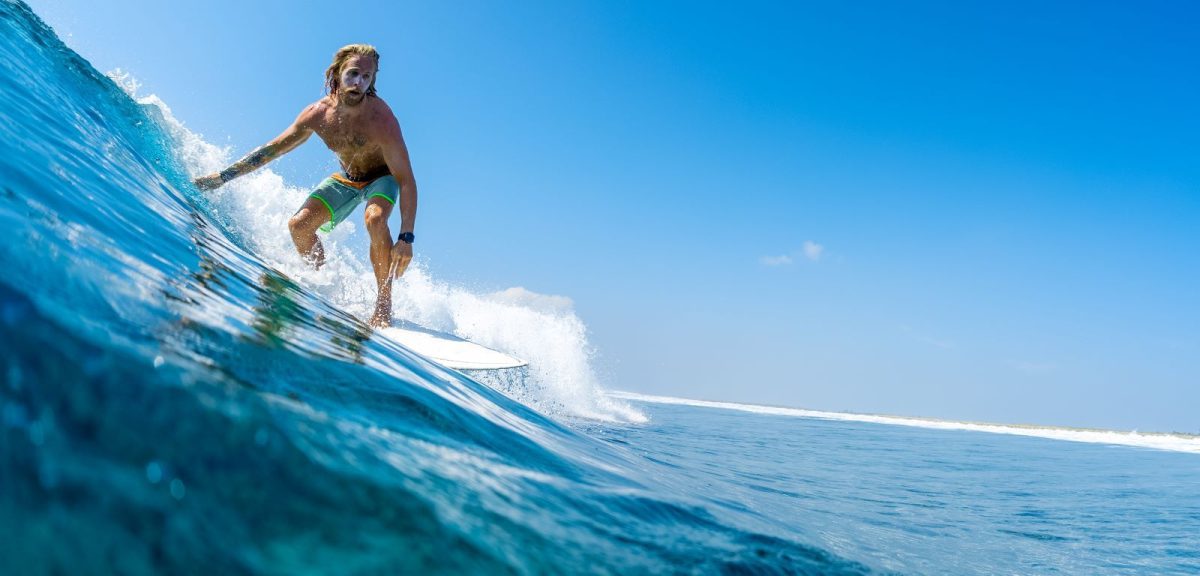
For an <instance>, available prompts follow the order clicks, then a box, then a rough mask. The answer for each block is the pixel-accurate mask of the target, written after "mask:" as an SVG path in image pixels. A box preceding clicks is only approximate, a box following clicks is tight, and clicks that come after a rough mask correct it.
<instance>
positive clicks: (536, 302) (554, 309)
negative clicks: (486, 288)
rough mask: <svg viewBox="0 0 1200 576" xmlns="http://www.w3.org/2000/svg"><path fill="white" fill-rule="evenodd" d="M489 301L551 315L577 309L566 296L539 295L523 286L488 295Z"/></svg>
mask: <svg viewBox="0 0 1200 576" xmlns="http://www.w3.org/2000/svg"><path fill="white" fill-rule="evenodd" d="M487 299H488V300H491V301H493V302H501V303H504V304H510V305H513V306H521V307H524V308H532V309H534V310H539V311H542V312H550V313H558V312H570V311H571V309H572V308H574V307H575V302H574V301H572V300H571V299H570V298H568V297H566V296H556V295H553V294H538V293H537V292H534V291H532V290H526V289H525V288H523V287H521V286H514V287H512V288H509V289H507V290H502V291H500V292H493V293H491V294H488V295H487Z"/></svg>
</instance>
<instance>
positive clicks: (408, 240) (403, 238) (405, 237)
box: [396, 232, 417, 244]
mask: <svg viewBox="0 0 1200 576" xmlns="http://www.w3.org/2000/svg"><path fill="white" fill-rule="evenodd" d="M416 239H417V237H416V236H414V235H413V233H412V232H401V233H400V235H399V236H397V237H396V241H398V242H404V243H405V244H412V243H413V240H416Z"/></svg>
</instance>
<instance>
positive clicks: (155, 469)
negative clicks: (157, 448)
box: [146, 460, 163, 484]
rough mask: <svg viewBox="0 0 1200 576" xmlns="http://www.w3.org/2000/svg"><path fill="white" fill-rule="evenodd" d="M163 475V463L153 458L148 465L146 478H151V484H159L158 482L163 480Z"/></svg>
mask: <svg viewBox="0 0 1200 576" xmlns="http://www.w3.org/2000/svg"><path fill="white" fill-rule="evenodd" d="M162 477H163V469H162V464H159V463H158V460H151V461H150V463H149V464H147V465H146V479H147V480H149V481H150V483H151V484H158V482H159V481H160V480H162Z"/></svg>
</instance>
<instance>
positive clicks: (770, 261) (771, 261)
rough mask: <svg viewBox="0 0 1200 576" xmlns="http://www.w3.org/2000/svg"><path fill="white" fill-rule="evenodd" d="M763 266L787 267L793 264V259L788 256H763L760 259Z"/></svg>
mask: <svg viewBox="0 0 1200 576" xmlns="http://www.w3.org/2000/svg"><path fill="white" fill-rule="evenodd" d="M758 261H759V262H762V264H763V266H787V265H788V264H791V263H792V257H791V256H788V255H787V254H783V255H780V256H763V257H761V258H759V259H758Z"/></svg>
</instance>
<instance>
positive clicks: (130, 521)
mask: <svg viewBox="0 0 1200 576" xmlns="http://www.w3.org/2000/svg"><path fill="white" fill-rule="evenodd" d="M118 79H120V77H119V76H118ZM123 83H124V84H125V85H126V87H128V86H129V84H130V83H129V82H128V81H123ZM227 160H228V153H227V151H225V150H223V149H220V148H218V147H215V146H212V145H211V144H208V143H206V142H204V141H203V139H201V138H199V137H198V136H197V135H195V134H192V133H190V132H188V131H187V130H186V129H185V128H184V127H183V125H182V123H180V122H178V121H177V120H175V119H174V118H173V117H172V115H171V114H170V110H169V108H168V107H167V106H166V105H165V104H163V103H162V102H160V101H158V100H157V99H155V98H153V97H145V98H139V99H137V100H135V99H133V98H131V97H130V96H129V95H128V93H127V92H126V90H124V89H122V87H121V86H119V85H118V84H117V83H116V82H114V80H113V79H111V78H109V77H107V76H105V75H103V74H100V73H98V72H97V71H96V70H95V69H94V68H93V67H92V66H91V65H90V64H89V63H88V62H87V61H86V60H84V59H83V58H81V57H80V56H79V55H78V54H75V53H74V52H72V51H71V50H70V49H68V48H67V47H66V46H64V45H63V44H62V42H61V41H60V40H59V39H58V38H57V37H56V36H55V35H54V33H53V31H52V30H50V29H49V28H48V27H47V26H46V25H45V24H44V23H42V22H41V20H40V19H38V18H37V16H36V15H35V14H34V13H33V12H32V11H31V10H30V9H29V7H28V6H26V5H25V4H23V3H20V2H15V1H12V0H0V224H2V225H3V227H4V230H5V231H6V232H7V234H8V236H7V239H6V242H3V243H0V265H3V269H4V270H5V271H6V274H4V275H3V276H0V341H2V343H3V345H2V346H0V486H2V487H3V489H0V540H2V541H4V542H5V552H4V554H0V573H31V574H41V573H47V574H48V573H64V572H72V573H74V572H84V573H127V574H155V573H180V572H187V573H191V572H199V573H233V574H236V573H281V574H284V573H286V574H291V573H298V572H306V573H339V574H353V573H361V574H367V573H371V574H373V573H380V572H389V573H391V572H420V573H425V572H449V573H461V572H488V573H492V572H504V573H546V572H582V571H587V572H608V573H625V572H668V571H684V572H738V573H746V572H749V573H764V574H770V573H783V574H787V573H862V572H864V571H866V568H864V567H862V566H860V565H858V564H856V563H853V562H850V561H846V560H843V559H840V558H838V557H837V556H835V555H833V554H832V553H830V552H827V551H824V550H822V549H820V548H815V547H812V546H809V545H807V544H804V543H802V542H797V541H795V540H794V539H793V537H792V536H789V535H787V534H779V533H778V532H777V531H776V530H774V529H772V528H771V524H770V523H769V522H766V521H764V520H762V519H761V518H758V517H756V516H754V515H753V514H751V513H748V512H744V511H738V510H734V509H725V508H720V507H713V506H711V505H708V504H705V503H704V501H702V500H701V499H698V498H691V497H688V496H686V495H678V494H674V493H671V492H670V491H669V490H667V489H665V488H663V487H662V484H660V483H659V481H658V480H656V478H655V477H654V476H653V475H652V474H649V473H646V472H643V471H642V467H641V466H640V465H639V460H640V459H639V458H638V457H636V456H634V455H632V454H631V453H630V452H628V451H626V450H624V449H622V448H620V447H619V446H616V445H612V444H609V443H604V442H601V441H599V440H597V439H594V438H592V437H590V436H587V435H585V434H582V433H580V432H578V431H577V430H576V429H575V428H572V427H570V426H569V424H570V423H571V422H570V419H571V418H579V417H595V418H601V419H605V418H607V419H614V420H620V419H624V420H637V419H638V418H639V417H640V413H639V412H637V411H636V410H634V409H632V408H630V407H628V406H627V405H626V404H625V403H624V402H623V401H619V400H612V399H609V398H606V397H605V396H604V394H603V393H602V391H601V389H600V388H599V386H598V384H597V382H596V381H595V378H594V376H592V375H591V368H590V365H589V360H588V359H589V356H588V346H587V342H586V338H585V335H586V334H585V333H586V330H585V329H584V326H583V324H582V322H580V321H579V319H578V317H577V316H575V315H574V313H573V312H571V311H570V308H569V307H568V306H565V302H564V301H563V300H562V299H558V298H546V297H542V296H538V295H533V294H530V293H528V292H525V291H522V290H517V289H514V290H508V291H503V292H500V293H495V294H475V293H472V292H470V291H468V290H465V289H463V288H459V287H454V286H450V285H447V284H446V283H442V282H438V281H437V280H436V279H433V278H431V277H430V275H429V274H428V273H427V272H425V271H423V270H421V269H420V268H417V269H415V270H414V272H413V273H412V274H411V275H409V276H407V277H406V279H405V280H404V281H403V282H402V283H401V286H400V287H399V289H398V290H397V297H398V298H397V300H398V309H399V310H400V311H401V312H402V313H403V314H411V315H412V316H413V317H414V319H416V320H418V321H420V322H423V323H428V324H430V325H431V327H433V328H440V329H444V330H453V331H455V332H457V333H459V334H460V335H462V336H464V337H467V338H469V339H473V340H477V341H480V342H482V343H484V344H487V345H492V346H495V347H498V348H501V349H503V350H506V351H509V352H512V353H515V354H517V355H520V356H522V357H524V358H526V359H527V360H530V361H531V366H533V368H531V373H530V374H529V375H528V377H527V378H526V377H523V376H522V377H520V378H518V381H517V382H516V384H517V387H516V388H513V389H509V390H507V391H508V393H509V394H510V395H505V394H502V393H500V392H498V391H497V390H496V389H495V388H493V387H491V386H488V385H485V384H483V383H481V382H480V381H479V380H478V379H475V378H472V377H470V376H468V375H466V374H463V373H460V372H456V371H452V370H447V369H444V368H442V367H440V366H438V365H436V364H433V363H430V362H428V361H426V360H425V359H423V358H421V357H420V356H417V355H415V354H413V353H412V352H410V351H408V350H406V349H405V348H403V347H401V346H399V345H398V344H396V343H395V342H392V341H390V340H388V339H380V338H377V337H376V336H375V334H374V332H373V331H372V330H370V329H369V328H368V327H367V326H366V325H365V324H364V323H363V322H362V318H363V317H364V316H365V308H364V306H365V305H366V304H367V303H369V302H370V298H371V297H372V295H371V292H372V289H373V283H372V282H369V276H368V275H367V269H366V267H365V265H364V264H363V263H362V261H361V260H358V259H357V258H358V257H357V256H356V255H355V254H354V253H353V252H354V251H352V250H350V249H349V248H348V246H347V245H348V244H349V243H350V242H351V241H352V240H351V238H350V237H349V236H350V234H351V233H352V232H351V227H346V228H340V227H339V231H337V232H335V233H334V234H333V235H332V236H331V237H330V242H329V245H328V248H329V251H328V254H329V266H328V267H327V268H326V269H323V270H322V271H321V272H311V271H308V270H306V269H305V268H303V267H302V266H300V264H299V261H298V259H297V258H294V257H293V256H292V255H291V248H290V246H288V245H287V241H286V235H285V233H284V230H285V229H286V228H285V227H284V221H285V219H286V217H287V215H288V214H290V211H291V210H293V209H294V208H295V207H296V206H298V205H299V201H300V200H301V199H302V195H303V191H302V190H301V189H298V188H294V187H290V186H288V185H286V184H285V183H284V182H283V181H282V179H281V178H279V177H278V176H277V175H275V174H273V173H271V172H270V171H260V172H259V173H257V174H255V175H253V176H249V177H246V178H243V179H240V180H239V181H237V182H236V183H235V184H234V185H232V186H229V187H227V188H226V189H223V190H222V191H221V192H220V193H218V194H215V195H211V196H207V195H203V194H201V193H199V191H197V190H196V189H195V188H194V187H193V186H192V185H191V183H190V179H189V176H190V175H191V174H195V173H197V172H204V171H209V170H212V169H214V168H216V167H219V166H221V165H222V164H223V163H224V162H226V161H227ZM500 327H504V328H505V330H501V329H500ZM507 328H516V329H515V330H512V331H507ZM535 328H536V330H535ZM539 366H540V367H539ZM521 378H524V379H525V380H521ZM522 395H523V396H522ZM514 397H518V398H521V399H522V400H523V402H518V401H516V400H514V399H513V398H514ZM560 416H561V418H559V417H560Z"/></svg>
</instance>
